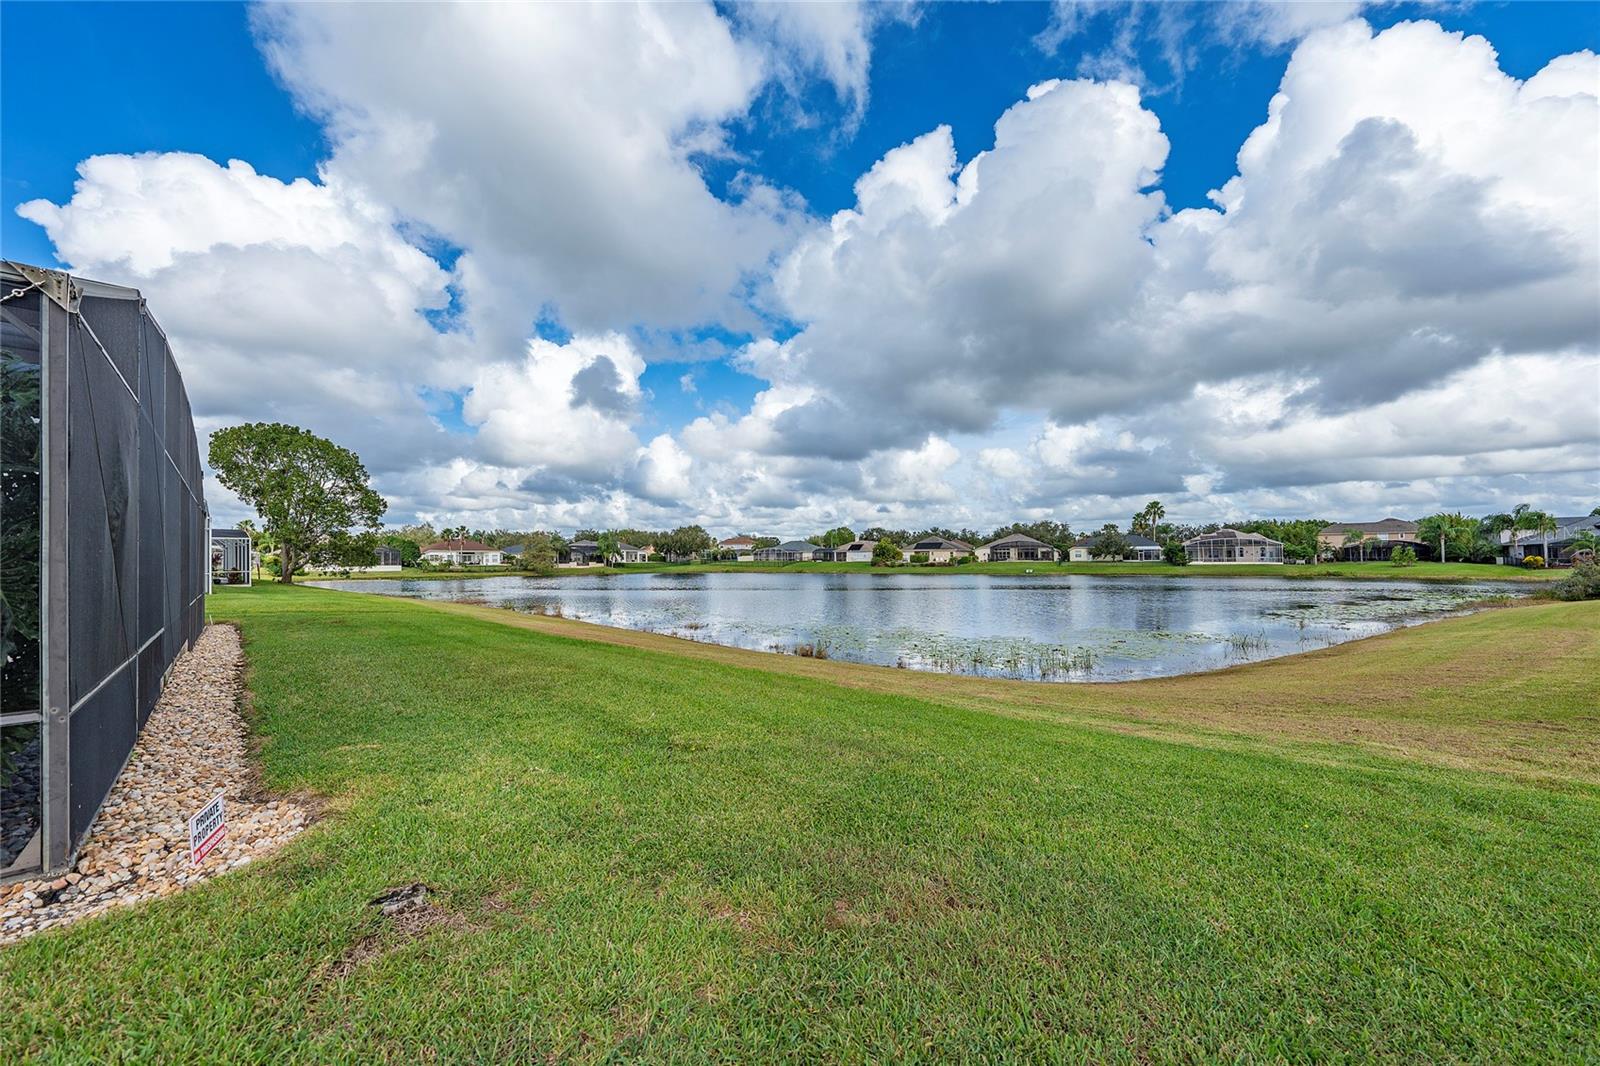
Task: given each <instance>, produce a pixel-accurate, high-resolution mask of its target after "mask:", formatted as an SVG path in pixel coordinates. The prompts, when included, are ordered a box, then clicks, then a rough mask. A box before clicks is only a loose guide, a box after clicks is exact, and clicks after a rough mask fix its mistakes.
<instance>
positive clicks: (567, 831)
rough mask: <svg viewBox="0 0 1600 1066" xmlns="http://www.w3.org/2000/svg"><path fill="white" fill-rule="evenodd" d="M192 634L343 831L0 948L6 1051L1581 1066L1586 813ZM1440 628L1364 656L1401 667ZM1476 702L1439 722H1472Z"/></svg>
mask: <svg viewBox="0 0 1600 1066" xmlns="http://www.w3.org/2000/svg"><path fill="white" fill-rule="evenodd" d="M1578 606H1583V605H1578ZM212 607H213V611H214V613H215V614H217V615H218V616H222V617H229V618H235V619H237V620H238V621H239V623H240V624H241V626H242V628H243V630H244V633H245V636H246V641H247V652H248V655H249V657H250V661H251V678H250V682H251V687H252V689H253V692H254V694H255V712H256V715H257V718H256V722H257V726H258V729H259V730H260V732H261V734H262V737H263V742H264V746H263V753H262V754H263V763H264V772H265V775H266V778H267V780H268V782H269V784H271V785H272V786H273V787H276V788H281V789H287V790H300V789H309V790H313V791H316V792H319V793H321V794H323V795H324V796H326V797H328V798H329V799H330V801H331V805H332V810H331V815H330V817H329V818H328V819H327V820H326V821H325V822H324V823H323V824H322V825H320V826H319V827H317V828H316V829H315V830H314V831H313V832H312V833H310V834H308V835H307V836H306V837H304V838H302V840H301V841H300V842H298V843H297V844H296V845H294V846H292V847H291V848H290V849H289V850H288V851H287V852H286V853H284V854H282V855H281V856H279V857H278V858H276V859H275V860H273V861H270V862H268V863H265V864H263V865H262V866H260V867H258V868H254V869H251V870H249V871H246V872H244V873H243V874H241V875H237V876H230V877H228V878H225V879H222V880H221V881H219V882H216V883H214V884H212V885H210V886H208V887H206V888H204V889H201V890H199V891H196V892H192V893H188V894H186V895H185V896H183V897H181V898H178V899H175V900H171V901H166V902H163V903H161V904H158V905H154V906H148V907H141V908H135V909H134V910H132V911H131V912H128V913H123V914H118V915H115V916H113V917H111V918H109V919H107V920H104V921H96V922H91V923H88V924H86V925H83V926H80V927H77V928H75V929H72V930H67V931H65V932H63V933H61V934H56V935H46V936H43V937H39V938H35V939H34V940H31V941H28V942H25V943H23V944H21V945H19V946H17V947H14V948H11V949H9V950H7V951H5V952H3V953H0V984H3V985H4V987H5V988H6V989H7V993H8V1004H9V1006H10V1007H11V1009H10V1010H9V1011H8V1012H7V1013H6V1015H5V1020H4V1021H3V1022H0V1026H3V1029H0V1034H3V1040H4V1046H3V1048H0V1050H7V1049H8V1050H10V1051H12V1052H15V1053H17V1054H18V1055H22V1056H35V1057H39V1058H41V1059H47V1060H48V1059H51V1058H55V1059H57V1060H60V1061H79V1060H82V1059H84V1058H95V1057H100V1058H108V1059H110V1058H138V1057H144V1058H149V1059H161V1060H164V1061H172V1060H181V1059H183V1058H191V1059H195V1058H204V1059H207V1060H210V1059H217V1058H222V1059H228V1058H233V1059H238V1060H253V1061H259V1060H262V1059H275V1060H280V1061H307V1062H310V1061H317V1062H327V1061H341V1060H343V1061H355V1060H371V1059H373V1058H383V1057H389V1058H392V1059H403V1060H406V1061H415V1060H417V1059H420V1058H423V1057H424V1056H425V1054H432V1055H433V1056H434V1057H437V1058H438V1059H440V1060H442V1061H473V1060H488V1059H507V1058H509V1059H531V1058H535V1057H544V1056H553V1057H555V1058H557V1059H568V1060H572V1061H600V1060H604V1059H608V1058H614V1059H624V1060H626V1059H638V1060H641V1061H684V1062H702V1061H708V1060H716V1061H726V1060H733V1059H741V1060H747V1061H751V1060H753V1061H774V1060H809V1061H818V1060H826V1061H882V1060H884V1059H888V1058H901V1059H908V1060H916V1059H924V1060H941V1061H948V1060H951V1059H957V1060H959V1059H967V1060H985V1061H1008V1060H1009V1061H1050V1060H1061V1061H1075V1060H1081V1059H1083V1058H1085V1057H1087V1058H1090V1059H1094V1060H1109V1061H1119V1060H1121V1061H1151V1060H1154V1061H1210V1060H1215V1059H1217V1058H1222V1057H1226V1058H1234V1059H1244V1060H1259V1061H1270V1060H1273V1059H1278V1058H1283V1059H1289V1060H1304V1059H1310V1058H1321V1059H1327V1058H1349V1059H1390V1060H1406V1061H1416V1060H1422V1059H1426V1060H1444V1061H1449V1060H1456V1061H1485V1062H1488V1061H1494V1062H1503V1061H1510V1060H1523V1061H1564V1060H1565V1061H1579V1060H1582V1059H1583V1058H1584V1057H1586V1056H1592V1055H1593V1054H1595V1053H1596V1051H1597V1044H1596V1035H1595V1026H1594V1020H1595V1018H1596V1017H1600V1013H1597V1012H1600V961H1597V958H1596V948H1595V945H1596V943H1597V942H1600V920H1597V917H1596V908H1595V907H1594V906H1593V901H1594V900H1595V899H1596V898H1600V875H1597V873H1596V871H1597V869H1600V829H1597V826H1600V795H1597V792H1596V790H1595V789H1593V788H1592V787H1590V786H1588V785H1586V784H1583V783H1581V782H1579V783H1576V784H1569V785H1566V786H1564V787H1551V785H1550V784H1549V783H1534V782H1524V781H1522V780H1519V779H1518V778H1516V777H1514V776H1509V775H1506V774H1491V773H1483V772H1478V771H1469V770H1452V769H1445V768H1440V767H1437V766H1430V765H1425V764H1421V763H1416V762H1408V761H1402V760H1396V759H1391V758H1385V757H1382V756H1379V755H1372V754H1367V753H1364V752H1362V751H1361V750H1359V749H1357V750H1354V751H1353V752H1349V751H1348V750H1347V749H1343V748H1341V749H1340V750H1345V751H1347V754H1345V755H1344V756H1343V757H1342V758H1340V759H1337V760H1335V759H1329V758H1325V757H1323V756H1324V755H1325V754H1326V751H1327V750H1331V748H1332V745H1321V746H1316V747H1306V746H1305V745H1304V744H1302V743H1299V742H1296V743H1289V744H1284V745H1281V746H1280V747H1278V748H1277V749H1275V750H1269V749H1268V748H1266V747H1265V745H1266V744H1267V743H1268V742H1269V741H1270V738H1265V737H1262V738H1257V739H1258V742H1259V744H1260V745H1262V746H1261V747H1258V748H1256V749H1250V750H1234V749H1230V748H1227V747H1219V746H1215V745H1205V744H1195V743H1192V742H1187V741H1186V742H1183V743H1173V742H1169V741H1165V740H1160V739H1155V738H1152V737H1148V736H1137V735H1125V734H1122V733H1119V732H1116V731H1112V730H1107V729H1105V728H1101V727H1096V728H1085V727H1083V725H1081V724H1078V723H1075V722H1072V721H1067V720H1061V719H1055V718H1050V717H1042V716H1040V715H1039V714H1028V715H997V714H988V713H981V712H980V711H979V710H978V709H976V705H975V704H973V703H971V702H969V701H964V700H963V699H960V698H951V697H950V692H952V691H954V688H950V689H944V690H941V693H940V694H939V695H938V696H937V697H936V698H928V697H926V696H921V695H919V696H907V695H900V694H896V693H894V692H890V691H878V690H876V689H874V688H872V687H868V686H864V685H860V684H855V685H847V684H840V683H839V682H838V681H837V680H834V679H831V678H829V677H826V676H791V675H786V674H782V673H776V672H773V671H771V670H763V669H756V668H753V667H751V666H749V665H745V664H744V663H742V662H733V661H721V660H718V659H715V658H692V657H689V656H686V655H676V654H672V653H671V652H670V651H667V650H665V647H664V646H663V647H660V648H657V647H651V648H641V647H633V646H628V645H619V644H604V643H599V642H595V641H588V640H580V639H573V637H571V636H552V635H548V634H546V633H543V632H539V631H535V630H530V629H527V628H522V627H519V626H513V625H503V624H499V623H497V622H495V621H490V620H487V619H485V618H482V617H474V616H471V615H469V614H465V613H461V612H455V611H448V610H438V609H433V608H430V607H426V606H422V605H418V604H414V603H409V602H405V601H394V600H389V599H380V598H376V597H372V598H367V597H360V596H356V595H337V594H332V593H327V592H322V591H313V590H281V589H273V588H268V589H260V588H258V589H255V590H251V591H248V592H246V591H239V592H229V593H227V594H224V595H220V596H218V597H216V598H214V599H213V601H212ZM1525 610H1526V611H1532V612H1535V613H1532V614H1524V613H1523V612H1524V611H1525ZM1539 610H1542V609H1535V608H1530V609H1517V610H1515V611H1504V612H1495V613H1493V614H1491V615H1486V616H1482V617H1483V618H1485V619H1495V618H1500V617H1503V618H1506V619H1515V618H1516V617H1517V616H1520V617H1523V618H1533V619H1534V620H1535V621H1534V622H1525V621H1508V622H1506V623H1504V624H1507V625H1511V624H1514V625H1515V626H1517V627H1519V628H1518V631H1519V632H1523V633H1524V634H1525V635H1530V636H1533V637H1537V636H1539V635H1540V634H1545V635H1550V634H1551V633H1553V632H1554V631H1555V630H1557V629H1562V628H1564V629H1571V628H1572V626H1573V623H1574V620H1575V619H1577V620H1587V619H1589V618H1591V616H1590V615H1584V614H1562V613H1556V614H1543V615H1541V614H1538V613H1537V612H1538V611H1539ZM1465 621H1468V622H1474V623H1478V619H1469V620H1465ZM1456 624H1457V623H1454V622H1452V623H1443V624H1442V625H1444V626H1452V625H1456ZM1479 624H1483V623H1479ZM1521 627H1531V628H1527V629H1523V628H1521ZM1435 628H1436V627H1424V628H1423V629H1420V630H1416V631H1412V632H1410V633H1405V634H1397V635H1396V639H1394V640H1386V641H1385V642H1373V643H1371V644H1370V645H1369V646H1367V647H1365V648H1362V649H1360V650H1361V651H1363V652H1365V653H1367V654H1370V655H1376V656H1383V655H1390V654H1404V653H1406V650H1407V649H1406V642H1405V640H1404V639H1400V638H1405V637H1411V636H1415V637H1418V638H1422V637H1424V636H1427V635H1428V634H1429V632H1430V630H1435ZM574 632H576V631H574ZM770 658H772V659H774V660H776V658H777V657H770ZM1338 662H1339V660H1338V659H1337V658H1333V659H1330V660H1329V663H1328V666H1327V673H1328V676H1327V679H1326V680H1325V687H1330V688H1331V687H1337V686H1338V684H1339V683H1340V682H1339V680H1338V672H1337V664H1338ZM1568 665H1569V668H1570V666H1571V664H1568ZM877 673H878V674H882V675H887V676H888V677H889V678H891V679H893V678H895V677H896V676H900V677H904V676H905V675H904V674H903V673H902V672H894V671H878V672H877ZM1230 677H1231V678H1233V679H1234V681H1233V683H1234V684H1235V685H1237V686H1239V691H1238V692H1237V693H1235V698H1237V699H1241V700H1243V699H1245V698H1247V697H1252V698H1255V699H1267V700H1269V701H1270V700H1271V699H1273V698H1275V696H1274V695H1273V693H1274V692H1275V691H1276V690H1275V689H1274V688H1273V685H1274V684H1276V682H1273V681H1272V678H1271V673H1270V671H1269V670H1268V669H1267V668H1265V667H1263V668H1259V669H1252V670H1246V671H1233V672H1229V673H1228V674H1225V675H1215V676H1213V677H1210V678H1207V679H1180V681H1181V680H1190V681H1195V682H1199V681H1202V680H1204V681H1205V685H1204V686H1203V688H1204V689H1206V690H1207V691H1208V692H1209V695H1206V696H1205V697H1204V698H1207V699H1220V698H1221V696H1220V695H1219V694H1218V693H1217V692H1216V691H1211V690H1212V689H1214V687H1215V686H1218V685H1222V684H1224V683H1225V682H1224V679H1225V678H1230ZM941 680H951V679H941ZM1480 683H1486V684H1490V685H1491V686H1492V685H1493V683H1494V682H1493V679H1491V680H1490V681H1488V682H1481V681H1478V680H1473V679H1470V678H1469V679H1467V680H1466V681H1463V682H1462V683H1461V686H1460V687H1459V689H1458V691H1457V692H1456V699H1457V700H1458V701H1461V702H1465V703H1466V704H1468V705H1469V707H1468V708H1467V709H1462V710H1460V711H1459V712H1458V713H1459V714H1461V715H1462V716H1464V717H1468V718H1470V716H1471V711H1470V704H1471V702H1472V700H1473V699H1474V691H1475V690H1474V687H1473V686H1474V685H1477V684H1480ZM955 687H956V688H958V687H960V686H955ZM1045 687H1046V686H1033V688H1045ZM1123 688H1124V686H1113V687H1103V686H1101V687H1095V688H1094V689H1093V690H1084V691H1093V692H1102V693H1113V692H1117V691H1120V690H1122V689H1123ZM1156 688H1157V689H1165V688H1171V689H1173V690H1174V691H1175V693H1177V694H1180V695H1181V693H1182V686H1181V685H1180V684H1179V683H1177V682H1174V683H1172V684H1171V685H1167V686H1156ZM1001 689H1004V690H1005V691H1007V692H1009V691H1011V690H1010V688H1007V687H1006V686H1001ZM1293 689H1294V685H1289V686H1288V690H1289V691H1293ZM1579 689H1580V690H1581V686H1579ZM999 698H1001V697H996V696H993V695H991V694H988V692H987V690H986V694H985V695H984V696H983V699H999ZM1075 698H1079V699H1087V698H1088V697H1087V696H1084V697H1075ZM1097 698H1101V699H1104V698H1106V697H1104V696H1102V697H1097ZM1118 698H1119V699H1122V698H1127V697H1121V696H1119V697H1118ZM1142 698H1143V699H1145V701H1146V702H1148V701H1149V698H1148V697H1142ZM980 702H981V701H980ZM1113 709H1114V708H1113ZM1097 713H1100V714H1107V715H1109V714H1110V713H1111V710H1109V709H1107V708H1105V707H1102V708H1100V710H1099V711H1097ZM1283 713H1284V714H1285V716H1286V717H1287V716H1291V712H1290V710H1289V709H1287V708H1285V709H1284V710H1283ZM1482 713H1483V714H1484V715H1485V716H1486V717H1489V718H1496V709H1495V708H1493V707H1489V706H1484V707H1483V708H1482ZM1496 720H1498V719H1496ZM1567 723H1568V724H1569V725H1571V726H1572V727H1573V728H1574V729H1581V728H1586V726H1585V725H1584V721H1583V716H1582V715H1579V714H1571V715H1569V716H1568V719H1567ZM1308 756H1309V757H1308ZM410 880H421V881H424V882H426V883H428V884H429V885H430V886H432V887H433V889H434V890H435V893H436V896H437V898H438V899H439V900H440V901H441V903H442V904H443V905H444V906H445V907H446V908H448V910H449V911H450V912H451V913H452V914H453V915H454V916H455V917H456V919H457V920H456V921H453V922H452V923H449V924H441V925H440V926H438V927H436V928H434V929H431V930H429V931H427V932H425V933H424V934H423V935H421V936H419V937H415V938H404V937H401V936H399V935H397V934H396V933H395V932H394V931H393V930H385V929H383V928H382V926H381V923H380V922H378V921H377V920H376V919H374V918H373V917H372V914H371V911H370V909H369V908H367V907H366V906H365V903H366V900H367V899H368V898H369V897H370V896H371V895H373V894H375V893H376V892H377V891H379V890H381V889H383V888H385V887H389V886H391V885H394V884H399V883H403V882H406V881H410ZM372 934H376V936H375V939H374V940H373V941H371V942H370V943H369V946H372V945H375V947H374V949H373V950H372V951H371V952H370V953H369V955H368V956H366V957H365V961H362V962H360V963H359V964H356V965H353V966H350V967H341V966H340V960H341V958H343V957H344V956H345V954H346V953H347V952H348V951H349V949H350V948H351V947H352V945H355V944H357V943H360V942H361V941H362V940H363V938H365V937H368V936H369V935H372ZM7 1057H8V1058H10V1057H11V1056H7Z"/></svg>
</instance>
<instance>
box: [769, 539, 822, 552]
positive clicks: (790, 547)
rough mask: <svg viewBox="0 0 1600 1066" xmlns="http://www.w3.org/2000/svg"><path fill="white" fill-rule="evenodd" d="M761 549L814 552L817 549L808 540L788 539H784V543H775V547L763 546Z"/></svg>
mask: <svg viewBox="0 0 1600 1066" xmlns="http://www.w3.org/2000/svg"><path fill="white" fill-rule="evenodd" d="M761 550H762V551H779V552H814V551H817V550H818V549H817V546H816V545H815V544H813V543H811V542H810V541H809V540H790V541H785V542H784V543H782V544H779V545H777V546H775V547H772V548H763V549H761Z"/></svg>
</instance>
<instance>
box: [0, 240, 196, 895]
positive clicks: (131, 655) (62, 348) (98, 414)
mask: <svg viewBox="0 0 1600 1066" xmlns="http://www.w3.org/2000/svg"><path fill="white" fill-rule="evenodd" d="M3 269H4V273H5V283H4V292H5V293H6V298H5V300H4V304H3V308H4V314H3V315H0V322H3V329H4V341H5V350H6V356H5V365H6V378H5V383H6V390H5V400H6V405H7V408H6V409H7V411H8V412H9V411H11V410H12V407H13V401H20V400H21V399H23V398H24V397H25V396H27V395H28V391H27V387H28V385H29V383H30V382H31V383H32V393H31V403H32V408H31V411H32V413H31V414H30V415H29V417H28V418H26V419H23V420H21V421H18V420H16V419H13V418H12V417H10V415H9V414H8V416H7V418H6V427H5V428H6V430H7V433H6V437H5V447H4V458H5V464H6V466H5V469H6V480H5V492H4V494H3V497H4V498H3V507H4V510H3V511H0V525H4V527H5V539H4V548H5V552H4V558H3V560H0V562H3V566H0V575H3V580H4V591H5V597H4V599H3V601H0V610H3V612H4V622H5V632H6V642H7V659H6V665H5V674H4V678H3V680H4V685H3V686H0V691H3V698H0V699H3V702H4V704H5V715H6V717H5V719H4V723H3V725H0V745H3V748H4V754H5V756H6V757H5V761H4V772H3V774H0V817H3V825H0V874H4V875H7V876H10V875H15V874H18V873H25V872H27V870H29V869H34V870H36V869H38V868H39V867H41V866H42V867H45V868H50V869H59V868H61V867H63V866H65V865H67V864H68V863H70V861H71V859H72V854H73V852H74V851H75V850H76V849H77V847H78V845H79V844H80V843H81V841H82V839H83V835H84V833H85V832H86V831H87V830H88V828H89V826H90V825H91V824H92V823H93V821H94V817H95V814H96V812H98V810H99V809H100V805H101V804H102V803H103V802H104V800H105V796H106V793H107V792H108V791H109V790H110V788H111V785H112V783H113V782H114V781H115V779H116V776H117V773H118V772H119V771H120V770H121V769H122V767H123V765H124V764H125V763H126V761H127V758H128V755H129V753H130V752H131V750H132V748H133V744H134V741H135V740H136V739H137V737H138V733H139V730H140V728H141V727H142V726H143V724H144V722H145V721H146V720H147V719H148V718H149V716H150V713H151V711H152V710H153V708H154V707H155V704H156V702H157V700H158V699H159V697H160V693H161V684H162V679H163V678H164V677H165V675H166V672H167V670H168V668H169V667H170V666H171V665H172V662H173V660H174V659H175V658H177V656H178V655H179V654H180V653H181V652H182V651H183V650H184V649H185V648H187V647H189V646H191V645H192V644H193V643H194V641H195V639H196V638H197V637H198V636H199V634H200V630H201V628H202V626H203V625H204V623H205V600H204V595H205V592H206V591H207V589H208V584H209V583H208V580H207V577H206V573H207V567H206V565H205V559H204V557H203V556H204V553H205V552H206V551H207V550H208V545H207V544H206V528H207V523H206V511H205V500H204V497H203V496H202V495H201V493H202V488H201V485H202V482H201V467H200V449H199V444H198V442H197V441H196V439H195V435H194V422H193V419H192V416H191V414H190V410H189V402H188V397H187V394H186V392H185V390H184V388H183V383H182V379H181V378H180V377H179V376H178V370H177V366H176V363H175V362H174V360H173V356H172V352H171V350H170V348H169V346H168V344H167V341H166V337H165V336H164V335H163V333H162V332H161V330H160V328H159V327H158V326H157V325H156V323H155V320H154V319H153V318H151V317H150V313H149V310H148V309H147V307H146V306H145V303H144V301H143V300H142V299H141V298H140V297H139V295H138V294H137V293H136V292H134V291H133V290H119V289H116V288H115V287H112V286H90V288H91V291H93V292H94V293H95V295H91V296H83V297H81V299H75V297H76V293H74V292H73V291H71V289H70V287H68V286H67V285H65V284H57V283H53V282H52V281H49V280H46V281H44V282H41V281H39V280H38V278H39V276H40V274H42V273H44V272H37V273H36V272H33V271H32V270H31V269H30V268H22V269H21V270H14V269H13V267H12V266H10V265H6V266H4V268H3ZM56 277H59V275H50V278H56ZM46 307H48V308H49V314H48V315H45V314H44V310H45V308H46ZM41 338H42V340H43V343H41ZM30 346H31V347H30ZM41 353H45V354H42V355H41ZM30 367H31V371H30V370H29V369H28V368H30ZM41 410H42V411H43V412H45V414H44V416H43V423H44V427H45V428H44V429H43V430H41V429H40V422H41V416H40V413H39V412H40V411H41ZM25 426H31V427H32V433H33V438H34V441H33V443H32V444H31V445H30V444H29V443H28V440H27V439H25V438H26V437H27V434H26V433H22V432H16V433H13V432H12V431H13V430H19V431H20V430H21V429H23V428H24V427H25ZM40 438H42V439H43V441H44V443H43V445H42V446H41V445H40V443H39V439H40ZM30 464H31V466H30ZM13 468H15V469H13ZM30 479H31V480H30ZM61 501H65V506H64V507H63V506H61V505H60V504H61ZM44 502H48V503H49V506H48V507H45V506H43V503H44ZM30 515H31V517H30ZM27 588H31V590H32V592H31V599H30V597H29V596H28V595H25V594H24V592H25V590H26V589H27ZM41 588H43V589H46V590H56V589H58V588H59V590H60V591H59V594H58V593H57V592H55V591H50V592H49V594H48V595H49V599H48V601H47V604H46V606H45V608H44V609H43V610H42V611H41V595H40V589H41ZM30 605H31V606H30ZM29 641H31V645H30V644H29ZM63 675H64V676H63ZM46 703H48V705H49V707H50V708H56V707H57V706H58V705H62V710H63V711H64V712H65V721H64V722H62V721H61V720H60V719H59V718H57V717H56V716H54V715H53V714H52V715H50V716H46V715H45V714H44V713H43V711H44V710H45V709H46ZM29 715H32V716H33V717H31V718H30V717H29ZM58 723H59V724H58Z"/></svg>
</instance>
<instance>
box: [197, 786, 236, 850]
mask: <svg viewBox="0 0 1600 1066" xmlns="http://www.w3.org/2000/svg"><path fill="white" fill-rule="evenodd" d="M227 833H228V823H227V820H226V819H225V818H224V817H223V813H222V793H220V792H218V793H217V794H216V795H215V796H213V797H211V802H210V803H208V804H206V805H205V806H204V807H201V808H200V810H198V811H197V812H195V814H194V816H193V817H191V818H190V819H189V862H190V863H192V864H193V865H195V866H199V865H200V863H201V861H202V860H204V859H205V857H206V856H207V855H208V854H210V852H211V849H212V848H214V847H216V846H217V842H218V841H220V840H221V839H222V838H223V837H224V836H226V835H227Z"/></svg>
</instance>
